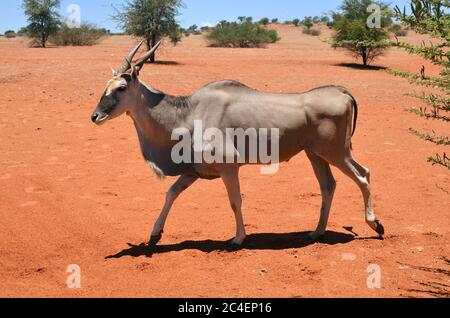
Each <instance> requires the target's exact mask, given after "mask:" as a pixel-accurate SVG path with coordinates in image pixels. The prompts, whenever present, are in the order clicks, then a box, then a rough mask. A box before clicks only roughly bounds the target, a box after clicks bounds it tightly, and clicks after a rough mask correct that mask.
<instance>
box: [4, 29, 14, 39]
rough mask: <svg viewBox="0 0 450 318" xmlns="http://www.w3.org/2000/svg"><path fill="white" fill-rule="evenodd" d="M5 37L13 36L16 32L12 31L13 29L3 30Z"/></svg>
mask: <svg viewBox="0 0 450 318" xmlns="http://www.w3.org/2000/svg"><path fill="white" fill-rule="evenodd" d="M5 37H6V38H8V39H11V38H15V37H16V32H14V31H13V30H8V31H6V32H5Z"/></svg>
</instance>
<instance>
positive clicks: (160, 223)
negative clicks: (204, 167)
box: [150, 175, 198, 244]
mask: <svg viewBox="0 0 450 318" xmlns="http://www.w3.org/2000/svg"><path fill="white" fill-rule="evenodd" d="M197 180H198V177H196V176H190V175H184V176H181V177H180V178H179V179H178V180H177V182H175V184H174V185H173V186H172V187H171V188H170V190H169V192H168V193H167V197H166V203H165V204H164V208H163V210H162V212H161V215H160V216H159V218H158V220H157V221H156V223H155V226H154V228H153V231H152V235H151V238H150V244H157V243H158V242H159V241H160V240H161V237H162V234H163V232H164V225H165V224H166V220H167V217H168V216H169V212H170V209H171V208H172V206H173V203H174V202H175V200H176V199H177V198H178V197H179V196H180V194H181V193H183V192H184V191H185V190H186V189H187V188H189V187H190V186H191V185H193V184H194V183H195V181H197Z"/></svg>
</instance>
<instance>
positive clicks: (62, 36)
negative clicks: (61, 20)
mask: <svg viewBox="0 0 450 318" xmlns="http://www.w3.org/2000/svg"><path fill="white" fill-rule="evenodd" d="M106 35H108V31H107V30H105V29H98V28H96V27H95V26H94V25H92V24H88V23H83V24H82V25H81V26H80V27H79V28H69V27H68V26H67V25H65V24H64V25H63V26H62V27H61V28H60V29H59V30H58V32H57V33H56V34H55V35H53V36H51V38H50V42H52V43H54V44H56V45H58V46H67V45H73V46H91V45H95V44H97V43H99V42H100V40H101V39H102V38H103V37H105V36H106Z"/></svg>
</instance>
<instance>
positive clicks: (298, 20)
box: [292, 19, 301, 27]
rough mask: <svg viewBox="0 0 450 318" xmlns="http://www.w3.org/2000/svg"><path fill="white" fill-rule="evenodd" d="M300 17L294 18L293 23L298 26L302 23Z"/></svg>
mask: <svg viewBox="0 0 450 318" xmlns="http://www.w3.org/2000/svg"><path fill="white" fill-rule="evenodd" d="M300 22H301V21H300V19H294V20H292V24H293V25H295V26H296V27H297V26H299V25H300Z"/></svg>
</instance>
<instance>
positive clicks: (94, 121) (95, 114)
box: [91, 112, 100, 124]
mask: <svg viewBox="0 0 450 318" xmlns="http://www.w3.org/2000/svg"><path fill="white" fill-rule="evenodd" d="M99 117H100V114H99V113H97V112H95V113H93V114H92V116H91V119H92V122H93V123H94V124H95V123H97V119H98V118H99Z"/></svg>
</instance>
